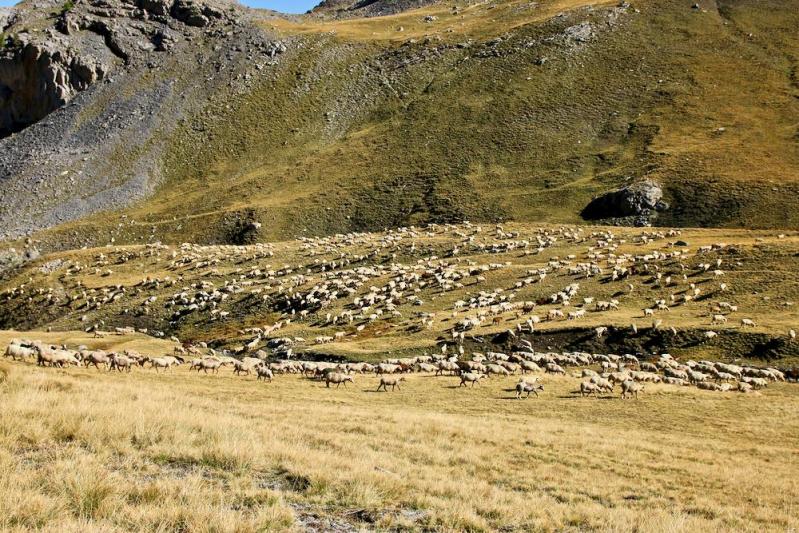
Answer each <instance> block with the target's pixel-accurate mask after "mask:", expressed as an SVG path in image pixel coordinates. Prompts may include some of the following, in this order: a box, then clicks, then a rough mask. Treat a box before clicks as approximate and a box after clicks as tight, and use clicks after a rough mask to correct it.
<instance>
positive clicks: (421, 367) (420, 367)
mask: <svg viewBox="0 0 799 533" xmlns="http://www.w3.org/2000/svg"><path fill="white" fill-rule="evenodd" d="M416 370H417V372H428V373H429V372H437V371H438V367H437V366H436V365H431V364H430V363H416Z"/></svg>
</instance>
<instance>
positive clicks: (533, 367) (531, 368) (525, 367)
mask: <svg viewBox="0 0 799 533" xmlns="http://www.w3.org/2000/svg"><path fill="white" fill-rule="evenodd" d="M519 365H520V366H521V369H522V374H526V373H527V372H541V367H540V366H538V365H537V364H535V363H534V362H532V361H522V362H520V363H519Z"/></svg>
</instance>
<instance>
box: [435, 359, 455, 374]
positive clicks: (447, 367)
mask: <svg viewBox="0 0 799 533" xmlns="http://www.w3.org/2000/svg"><path fill="white" fill-rule="evenodd" d="M459 370H460V367H459V366H458V365H457V364H456V363H453V362H450V361H441V362H440V363H438V370H436V376H441V375H444V372H450V373H451V374H453V375H454V374H456V373H457V372H458V371H459Z"/></svg>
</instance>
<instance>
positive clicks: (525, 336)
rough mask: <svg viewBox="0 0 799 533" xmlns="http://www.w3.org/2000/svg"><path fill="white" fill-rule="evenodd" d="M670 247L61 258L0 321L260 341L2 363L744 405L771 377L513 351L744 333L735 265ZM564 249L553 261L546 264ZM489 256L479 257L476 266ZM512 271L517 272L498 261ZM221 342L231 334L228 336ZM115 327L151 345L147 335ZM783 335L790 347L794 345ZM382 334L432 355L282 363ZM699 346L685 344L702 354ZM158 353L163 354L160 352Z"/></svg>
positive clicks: (553, 235)
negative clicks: (560, 387) (546, 390)
mask: <svg viewBox="0 0 799 533" xmlns="http://www.w3.org/2000/svg"><path fill="white" fill-rule="evenodd" d="M680 236H681V233H680V231H678V230H663V231H652V230H642V231H641V232H640V233H637V234H628V235H618V234H615V233H614V232H613V231H611V230H597V231H591V232H587V231H586V230H585V229H584V228H579V227H577V228H569V227H560V228H553V227H546V228H537V229H534V230H532V231H530V232H529V234H526V235H524V236H523V235H521V233H520V232H517V231H508V230H506V229H505V228H504V227H503V226H494V227H486V226H480V225H472V224H469V223H464V224H458V225H453V224H447V225H431V226H429V227H427V228H423V229H420V228H414V227H410V228H399V229H396V230H391V231H388V232H386V233H383V234H367V233H351V234H347V235H334V236H329V237H323V238H304V239H301V240H300V241H298V242H296V243H293V244H291V246H287V245H286V244H285V243H284V244H282V245H271V244H257V245H252V246H240V247H234V246H197V245H191V244H184V245H181V246H179V247H169V246H164V245H161V244H152V245H147V246H144V247H136V248H113V247H109V249H108V250H106V251H103V252H102V253H97V252H94V255H93V260H92V261H90V262H82V261H81V259H80V258H79V257H85V256H78V258H72V259H67V260H61V259H57V260H53V261H49V262H47V263H45V264H43V265H41V266H40V267H38V270H37V271H36V272H34V274H36V275H38V276H39V277H40V278H41V279H43V280H46V282H47V283H50V286H49V287H48V286H42V285H41V284H40V283H39V284H37V282H36V279H37V278H36V276H34V275H31V276H29V277H28V278H27V279H25V280H23V281H22V282H21V283H18V284H17V285H15V286H11V287H7V288H6V289H5V290H4V291H3V292H2V294H0V301H2V302H3V303H5V304H6V305H9V306H12V307H11V311H10V312H11V313H12V314H13V312H14V307H13V306H14V305H16V306H19V308H22V307H26V308H36V306H47V307H48V308H49V309H57V310H59V312H60V313H62V316H63V319H62V324H70V321H77V323H80V324H82V325H83V329H85V331H87V332H94V334H95V335H96V336H105V335H109V334H112V333H110V332H107V331H104V330H105V329H106V326H107V324H106V320H105V319H106V318H118V319H124V321H125V322H124V323H131V322H136V323H140V322H146V323H149V324H159V323H160V324H162V325H163V326H164V328H163V329H164V330H173V331H180V330H181V328H182V327H184V326H186V325H191V327H193V328H195V331H197V330H199V331H203V330H204V328H211V327H214V326H216V325H217V324H218V323H223V324H230V323H231V322H233V323H235V321H236V320H238V319H241V318H242V316H241V311H240V310H241V309H247V311H246V313H255V314H254V315H247V317H248V320H247V321H248V322H249V323H252V322H253V321H255V320H257V318H255V317H260V316H263V317H269V319H266V318H264V322H267V323H265V324H264V325H263V326H259V327H245V328H243V329H239V330H237V332H238V336H237V337H236V338H235V339H223V340H221V342H217V343H216V344H217V345H220V349H219V351H215V350H211V349H210V348H208V346H207V345H205V344H204V343H199V345H198V347H187V348H179V349H178V350H177V351H176V352H175V353H174V354H172V355H165V356H160V357H148V356H143V355H141V354H136V353H132V352H125V353H104V352H97V351H91V350H86V349H85V348H83V347H81V348H79V349H76V350H67V349H65V348H64V347H55V346H48V345H45V344H42V343H39V342H29V341H17V342H13V343H12V344H11V345H10V346H9V347H8V349H7V352H6V353H7V355H9V356H10V357H15V358H35V359H36V360H37V361H38V362H39V364H41V365H47V366H69V365H91V366H95V367H97V368H100V367H106V368H108V369H109V370H112V369H115V370H118V371H127V372H129V371H131V369H132V368H134V367H135V366H140V367H145V366H149V367H152V368H154V369H155V371H156V372H160V371H167V370H169V369H170V368H171V367H174V366H179V365H183V364H186V365H188V366H189V367H190V368H191V369H192V370H196V371H197V372H203V373H206V374H207V373H218V372H219V370H220V369H221V368H222V367H227V366H230V367H232V368H233V371H234V372H235V373H236V374H238V375H250V374H255V375H256V376H257V377H258V379H264V380H271V379H273V377H274V375H275V374H279V373H286V372H291V373H302V374H305V375H308V376H313V377H315V378H317V379H320V380H323V381H324V382H325V383H326V384H327V386H330V385H336V386H340V385H341V384H344V385H345V386H346V384H347V383H348V382H350V381H351V380H352V376H353V375H354V374H356V373H369V372H374V373H376V374H379V375H380V376H381V378H380V379H381V380H385V381H381V382H380V389H381V390H388V388H391V389H392V390H396V389H398V388H399V387H400V386H401V383H402V380H401V379H400V378H401V377H405V375H406V374H408V373H411V372H421V373H427V374H434V375H442V374H451V375H457V376H458V377H459V379H460V386H475V385H476V384H478V383H480V382H481V381H482V380H483V379H486V378H487V377H489V376H493V375H501V376H505V375H512V374H524V376H523V378H524V379H522V380H520V382H519V383H518V385H517V387H516V392H517V397H522V396H525V397H526V396H529V394H535V395H537V394H538V393H539V392H541V390H542V387H541V383H540V380H535V379H534V378H535V377H536V376H535V375H534V374H535V373H537V372H545V373H556V374H565V370H563V367H567V366H574V367H584V370H582V375H581V376H580V377H581V378H582V379H583V380H582V381H581V382H580V383H579V387H578V391H579V393H580V394H582V395H595V394H599V393H602V392H612V391H614V387H617V386H618V387H620V390H621V394H622V396H623V397H628V396H633V397H637V395H638V394H639V393H640V392H641V391H642V390H643V386H644V385H643V384H644V383H646V382H662V383H666V384H670V385H679V386H683V385H694V386H697V387H700V388H703V389H708V390H722V391H723V390H731V389H735V390H740V391H742V392H748V391H749V390H751V389H752V388H761V387H763V386H765V384H766V383H767V382H768V380H773V379H782V378H784V376H783V375H782V373H780V372H779V371H778V370H776V369H758V368H753V367H744V366H737V365H723V364H721V363H712V362H709V361H697V362H694V361H687V362H685V363H680V362H678V361H676V360H674V359H671V358H669V357H666V356H660V358H658V359H657V360H654V361H640V362H639V361H638V359H637V358H635V357H634V356H631V355H623V356H616V355H610V354H587V353H560V354H558V353H537V352H536V351H535V350H533V346H532V344H531V343H530V341H529V340H530V339H534V338H535V335H536V334H537V333H539V331H541V330H542V329H551V328H552V326H553V325H554V324H555V323H559V322H561V321H563V322H566V323H570V322H574V323H579V322H581V321H587V320H589V319H592V320H593V321H594V324H596V322H597V321H599V324H607V325H598V326H596V327H594V328H593V333H592V335H593V336H594V337H595V339H596V340H597V341H599V340H601V339H603V337H606V336H607V335H608V334H609V333H610V331H611V328H614V329H615V331H616V332H617V333H619V332H621V333H623V334H624V335H625V336H629V337H635V336H636V335H639V327H640V328H647V329H652V330H665V331H671V332H672V333H673V334H676V333H677V329H676V327H675V325H679V322H676V321H675V325H670V324H668V323H667V322H665V321H667V320H668V319H669V317H671V316H673V315H676V314H677V313H671V311H672V310H673V309H675V308H677V309H678V310H679V311H680V314H681V316H686V315H687V314H691V315H693V316H697V317H706V318H702V320H707V324H709V326H710V327H716V326H719V327H724V328H729V327H730V326H728V325H727V323H728V322H729V320H730V318H729V317H733V316H737V317H738V318H737V320H738V321H739V323H740V326H741V328H747V329H752V328H757V327H758V326H757V324H756V323H755V321H754V320H753V319H752V318H749V317H747V316H744V315H743V311H742V310H741V309H740V308H739V307H740V306H741V305H742V304H741V303H740V302H739V301H737V300H738V297H737V294H740V293H736V291H735V290H734V289H733V287H732V285H733V283H732V281H731V279H729V278H730V277H729V276H728V272H727V271H729V270H733V271H734V270H738V269H741V268H742V266H743V263H742V259H741V254H739V253H738V252H737V251H736V250H735V249H734V248H733V247H730V246H729V245H727V244H725V243H715V244H711V245H704V246H700V247H698V248H697V249H695V250H693V249H691V248H690V247H688V246H687V243H685V242H682V241H681V240H680ZM780 237H782V236H780ZM669 239H671V240H669ZM564 245H565V246H568V247H569V253H564V254H555V253H554V251H555V250H556V249H557V248H558V247H560V246H564ZM284 248H285V249H284ZM580 249H582V250H583V251H582V252H581V253H579V252H578V253H571V252H573V251H576V250H580ZM631 250H638V251H639V253H634V252H632V251H631ZM276 254H277V255H278V256H279V257H281V260H280V262H279V263H278V260H277V259H276ZM493 257H496V258H497V260H495V261H492V260H490V259H489V258H492V259H493ZM519 258H522V259H519ZM518 261H526V262H529V265H530V266H524V267H523V266H520V265H518V264H515V263H516V262H518ZM275 263H278V264H275ZM533 264H534V265H536V266H535V267H532V265H533ZM131 265H133V266H134V267H135V268H133V271H132V272H136V273H138V272H141V271H142V270H144V271H145V272H147V270H146V267H145V266H144V265H150V267H149V268H153V269H155V270H157V271H158V273H159V274H158V275H156V274H146V275H145V276H144V277H143V278H141V280H140V281H136V282H134V283H131V282H130V281H129V280H130V279H131V277H130V275H122V276H121V277H120V279H121V280H127V284H126V283H123V282H120V281H111V280H112V279H113V278H114V277H115V275H116V272H115V269H121V270H122V271H123V272H124V271H125V270H127V269H129V268H130V266H131ZM722 268H724V269H725V270H722ZM165 271H166V272H169V274H168V275H165V274H164V272H165ZM106 279H107V280H109V281H108V282H107V283H106V284H105V285H104V286H103V285H102V284H103V280H106ZM87 280H88V281H90V282H91V283H90V284H87ZM553 284H554V290H553ZM89 285H91V286H89ZM589 291H597V292H593V293H591V292H589ZM434 300H435V303H433V301H434ZM641 302H647V303H645V305H644V306H641ZM781 305H782V306H784V308H785V309H786V310H789V309H790V308H791V306H793V302H790V301H788V300H787V299H786V300H785V301H784V302H782V303H781ZM642 307H643V308H642ZM625 310H627V311H628V312H630V311H632V312H631V313H630V315H627V316H631V315H632V314H636V315H637V314H638V313H639V312H640V318H643V319H645V320H651V326H649V325H640V326H639V323H637V322H636V320H633V321H632V323H629V322H628V323H627V324H629V325H624V324H619V323H618V322H619V317H620V316H624V315H623V312H624V311H625ZM686 311H687V312H688V313H686ZM626 320H629V318H628V319H626ZM230 325H232V324H230ZM545 325H546V327H544V326H545ZM224 329H226V330H227V331H231V328H230V326H226V327H225V328H224ZM117 330H118V332H119V333H135V332H141V333H146V334H148V335H151V336H154V337H165V336H166V335H165V334H164V333H163V332H162V331H161V330H159V329H154V328H150V329H147V328H141V327H137V328H133V327H130V326H128V327H125V328H117ZM309 332H317V333H318V334H317V333H311V334H310V335H309V334H308V333H309ZM503 333H504V334H506V337H507V338H508V339H510V341H509V342H510V344H512V345H515V349H514V350H513V351H511V353H509V354H503V353H498V352H490V351H488V352H486V353H476V354H472V355H467V351H471V350H468V349H467V340H474V339H480V340H479V342H483V339H485V337H486V336H487V335H496V334H503ZM787 333H788V340H789V342H790V341H792V340H793V339H794V338H795V336H796V333H795V331H794V330H793V329H789V330H788V332H787ZM398 335H403V336H405V335H417V336H419V337H425V336H427V337H433V338H434V339H435V340H434V341H432V342H435V343H436V344H437V345H438V346H439V347H440V349H441V351H440V353H437V354H435V355H424V356H420V357H416V358H414V359H413V360H395V361H385V362H383V363H381V364H379V365H369V364H367V363H347V364H334V363H316V362H302V361H298V359H301V358H302V357H303V354H311V353H317V354H318V353H320V352H321V353H322V354H324V352H325V350H326V348H327V345H330V344H339V345H346V343H349V342H358V341H360V340H362V339H375V338H376V337H377V336H380V337H382V338H387V339H389V338H391V337H392V336H394V337H396V336H398ZM717 335H718V333H717V332H716V331H712V330H705V331H704V332H703V336H704V339H705V342H712V339H713V338H715V337H716V336H717ZM172 340H173V341H176V342H178V343H179V340H178V339H177V338H176V337H172ZM232 355H235V356H236V357H235V358H234V357H232ZM253 356H255V357H253ZM267 361H273V362H267ZM591 366H594V367H596V370H594V369H591V368H589V367H591ZM528 374H533V375H532V376H528ZM396 376H399V377H396Z"/></svg>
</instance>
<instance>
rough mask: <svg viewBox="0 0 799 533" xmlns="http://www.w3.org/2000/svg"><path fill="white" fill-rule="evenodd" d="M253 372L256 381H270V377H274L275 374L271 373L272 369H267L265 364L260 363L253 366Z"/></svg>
mask: <svg viewBox="0 0 799 533" xmlns="http://www.w3.org/2000/svg"><path fill="white" fill-rule="evenodd" d="M255 373H256V374H257V376H258V377H257V378H256V379H257V380H258V381H260V380H262V379H263V380H264V381H269V383H271V382H272V378H274V377H275V375H274V374H273V373H272V371H271V370H270V369H269V367H268V366H266V365H265V364H261V365H258V366H256V367H255Z"/></svg>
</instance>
